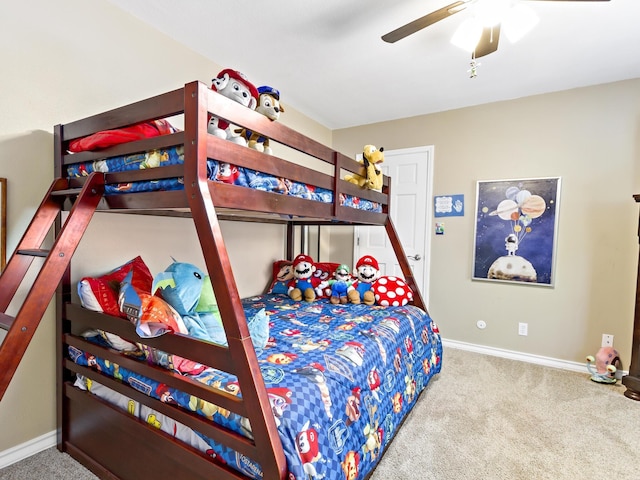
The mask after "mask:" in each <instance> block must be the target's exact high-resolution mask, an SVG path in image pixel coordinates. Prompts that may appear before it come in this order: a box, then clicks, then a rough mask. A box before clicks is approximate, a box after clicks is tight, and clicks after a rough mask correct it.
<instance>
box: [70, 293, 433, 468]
mask: <svg viewBox="0 0 640 480" xmlns="http://www.w3.org/2000/svg"><path fill="white" fill-rule="evenodd" d="M243 303H244V308H245V311H246V314H247V317H248V318H250V317H252V316H253V315H255V314H256V313H257V312H258V311H259V310H260V309H262V308H265V309H266V311H267V313H268V315H269V318H270V339H269V342H268V344H267V346H266V347H265V348H264V349H263V350H261V351H258V352H257V354H258V359H259V361H260V363H261V370H262V375H263V378H264V381H265V384H266V387H267V391H268V394H269V398H270V402H271V406H272V410H273V414H274V417H275V420H276V424H277V425H278V430H279V432H280V437H281V440H282V444H283V447H284V450H285V454H286V456H287V462H288V468H289V472H290V477H291V478H295V479H297V480H308V479H327V480H329V479H331V480H333V479H341V478H346V479H349V480H355V479H360V478H364V477H365V476H366V475H367V473H369V472H370V471H371V470H372V469H373V467H374V466H375V465H376V464H377V462H378V461H379V458H380V455H381V453H382V451H383V450H384V448H385V447H386V446H387V444H388V443H389V441H390V440H391V439H392V438H393V436H394V435H395V433H396V431H397V429H398V427H399V425H400V423H401V422H402V420H403V418H404V417H405V416H406V415H407V413H408V412H409V411H410V410H411V409H412V408H413V406H414V405H415V402H416V400H417V398H418V395H419V394H420V392H421V391H422V390H423V389H424V388H425V387H426V386H427V384H428V382H429V380H430V379H431V377H432V376H433V375H435V374H436V373H438V372H439V371H440V367H441V356H442V344H441V341H440V335H439V333H438V328H437V326H436V324H435V323H434V322H433V321H432V320H431V318H430V317H429V316H428V315H427V314H425V313H424V312H423V311H422V310H420V309H418V308H416V307H413V306H410V305H407V306H403V307H382V306H373V307H370V306H366V305H352V304H347V305H332V304H331V303H329V302H328V301H326V300H320V301H316V302H314V303H305V302H302V303H298V302H294V301H292V300H291V299H289V298H288V297H287V296H284V295H262V296H257V297H252V298H249V299H245V300H243ZM70 354H71V357H72V358H73V359H74V361H76V362H77V363H80V364H83V365H92V366H93V367H94V368H99V369H101V370H102V371H103V372H104V373H109V374H112V375H117V376H118V378H121V379H122V381H123V382H127V383H129V384H130V385H131V386H132V387H134V388H136V389H138V390H141V391H144V392H145V393H147V394H148V395H151V396H153V397H155V398H158V399H160V400H162V401H168V402H175V403H177V404H179V405H181V406H183V407H185V408H188V409H190V410H193V411H197V412H199V413H201V414H202V415H205V416H207V417H209V418H211V419H212V420H214V421H216V422H218V423H220V424H223V425H225V426H228V427H229V428H232V429H234V430H235V431H237V432H240V433H243V434H245V435H249V436H250V435H251V432H250V426H249V425H248V424H247V422H246V419H243V418H242V417H239V416H238V415H236V414H234V413H232V412H228V411H225V410H223V409H220V408H218V407H217V406H215V405H212V404H210V403H208V402H204V401H202V400H200V399H197V398H195V397H192V396H190V395H188V394H185V393H183V392H180V391H177V390H174V389H171V388H167V387H166V386H164V385H158V384H157V383H156V382H154V381H152V380H149V379H147V378H144V377H140V376H139V375H136V374H134V373H131V372H128V371H126V370H124V369H122V368H120V367H119V366H118V365H114V364H112V363H109V362H104V361H102V360H101V359H96V358H94V357H92V356H91V355H90V354H88V353H84V352H81V351H78V350H76V349H74V348H71V349H70ZM194 373H195V375H194V376H195V378H197V379H198V380H199V381H201V382H204V383H206V384H209V385H212V386H215V387H217V388H222V389H225V390H227V391H229V392H233V393H234V394H237V395H241V392H240V391H239V389H238V386H237V381H236V379H235V378H234V377H233V376H230V375H229V374H226V373H223V372H220V371H218V370H214V369H211V368H203V369H202V370H201V371H195V372H194ZM96 393H97V392H96ZM154 418H155V419H156V421H158V418H159V417H154ZM198 442H199V443H201V444H202V446H203V450H206V451H207V452H208V453H210V454H213V455H214V456H217V457H218V458H219V459H221V460H222V461H224V462H225V463H227V464H229V465H231V466H234V468H236V469H238V470H240V471H242V472H243V473H245V474H246V475H249V476H251V477H254V478H260V477H261V470H260V467H259V465H256V464H255V463H253V462H252V461H251V460H250V459H247V458H246V457H244V456H241V455H238V454H236V452H233V451H232V450H229V449H227V448H226V447H221V446H220V445H218V444H216V443H215V442H213V441H212V440H210V439H208V438H206V437H204V436H202V435H199V439H198Z"/></svg>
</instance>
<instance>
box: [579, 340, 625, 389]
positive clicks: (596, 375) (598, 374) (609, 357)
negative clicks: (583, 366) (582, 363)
mask: <svg viewBox="0 0 640 480" xmlns="http://www.w3.org/2000/svg"><path fill="white" fill-rule="evenodd" d="M594 363H595V369H594V368H593V367H594ZM620 365H621V362H620V355H619V354H618V351H617V350H616V349H615V348H613V347H602V348H601V349H600V350H598V353H596V356H595V358H594V356H593V355H589V356H588V357H587V370H589V373H590V374H591V380H593V381H594V382H598V383H616V382H617V381H618V379H617V378H616V377H615V375H614V374H615V373H616V371H618V368H620Z"/></svg>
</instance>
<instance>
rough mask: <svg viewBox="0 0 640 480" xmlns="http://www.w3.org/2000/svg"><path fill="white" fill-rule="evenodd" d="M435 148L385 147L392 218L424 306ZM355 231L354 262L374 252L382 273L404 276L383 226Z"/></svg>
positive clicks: (359, 228) (360, 228) (384, 169)
mask: <svg viewBox="0 0 640 480" xmlns="http://www.w3.org/2000/svg"><path fill="white" fill-rule="evenodd" d="M433 150H434V149H433V146H429V147H416V148H404V149H400V150H385V151H384V163H383V164H382V170H383V172H384V173H385V175H389V176H390V177H391V199H390V201H391V220H392V222H393V224H394V226H395V227H396V230H397V232H398V236H399V237H400V242H401V243H402V247H403V248H404V251H405V253H406V254H407V256H408V257H409V264H410V265H411V268H412V269H413V276H414V278H415V281H416V283H417V285H418V288H419V289H420V292H421V293H422V298H423V299H424V302H425V306H428V305H429V298H428V297H429V259H430V257H429V253H430V251H431V248H430V246H431V235H430V234H429V231H428V226H429V225H431V217H432V215H433V213H432V210H433V209H432V208H431V203H430V202H429V199H430V198H432V189H433V185H432V184H433V180H432V177H433ZM354 235H355V238H354V242H353V245H354V252H353V259H354V263H355V262H357V261H358V259H359V258H360V257H361V256H363V255H372V256H373V257H375V258H376V260H378V264H379V265H380V270H381V271H382V274H383V275H395V276H399V277H402V278H404V276H403V275H402V271H401V270H400V265H399V264H398V262H397V260H396V256H395V253H394V251H393V248H392V247H391V243H390V242H389V238H388V237H387V233H386V231H385V229H384V227H355V229H354Z"/></svg>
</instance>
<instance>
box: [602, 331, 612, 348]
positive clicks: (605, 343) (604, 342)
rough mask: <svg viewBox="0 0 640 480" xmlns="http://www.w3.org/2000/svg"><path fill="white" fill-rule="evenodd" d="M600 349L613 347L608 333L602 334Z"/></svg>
mask: <svg viewBox="0 0 640 480" xmlns="http://www.w3.org/2000/svg"><path fill="white" fill-rule="evenodd" d="M600 346H601V347H613V335H609V334H608V333H603V334H602V345H600Z"/></svg>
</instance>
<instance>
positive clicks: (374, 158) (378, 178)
mask: <svg viewBox="0 0 640 480" xmlns="http://www.w3.org/2000/svg"><path fill="white" fill-rule="evenodd" d="M383 151H384V148H382V147H381V148H376V147H375V146H374V145H365V146H364V148H363V150H362V160H361V161H360V163H362V164H363V165H364V168H362V169H360V174H357V173H354V174H353V175H345V177H344V179H345V180H346V181H347V182H351V183H355V184H356V185H359V186H361V187H363V188H368V189H370V190H375V191H377V192H381V191H382V184H383V182H382V170H381V169H380V168H381V166H382V162H384V153H382V152H383Z"/></svg>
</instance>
